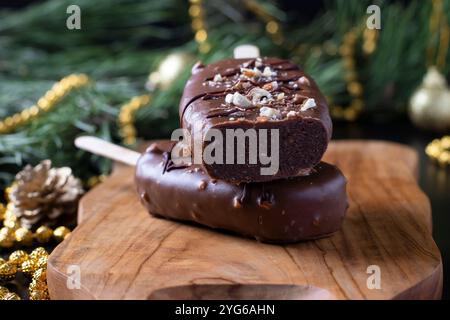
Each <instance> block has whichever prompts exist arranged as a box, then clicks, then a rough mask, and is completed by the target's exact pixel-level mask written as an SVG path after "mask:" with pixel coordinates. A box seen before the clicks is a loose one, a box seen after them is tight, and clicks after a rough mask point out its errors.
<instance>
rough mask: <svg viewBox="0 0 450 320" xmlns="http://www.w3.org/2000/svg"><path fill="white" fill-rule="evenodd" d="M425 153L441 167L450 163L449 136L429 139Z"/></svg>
mask: <svg viewBox="0 0 450 320" xmlns="http://www.w3.org/2000/svg"><path fill="white" fill-rule="evenodd" d="M425 153H426V154H427V155H428V156H429V157H430V158H431V159H432V160H434V161H436V162H437V163H439V164H440V165H441V166H443V167H445V166H448V165H450V136H444V137H442V138H441V139H435V140H433V141H431V142H430V143H429V144H428V146H427V147H426V149H425Z"/></svg>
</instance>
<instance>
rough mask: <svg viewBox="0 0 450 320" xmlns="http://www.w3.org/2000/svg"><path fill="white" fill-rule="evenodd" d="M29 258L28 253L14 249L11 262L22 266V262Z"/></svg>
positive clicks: (10, 258)
mask: <svg viewBox="0 0 450 320" xmlns="http://www.w3.org/2000/svg"><path fill="white" fill-rule="evenodd" d="M27 260H28V254H27V253H26V252H25V251H23V250H17V251H14V252H13V253H11V254H10V255H9V263H11V264H13V265H15V266H17V267H18V266H20V265H22V263H24V262H25V261H27Z"/></svg>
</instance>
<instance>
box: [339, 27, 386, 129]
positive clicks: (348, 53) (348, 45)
mask: <svg viewBox="0 0 450 320" xmlns="http://www.w3.org/2000/svg"><path fill="white" fill-rule="evenodd" d="M367 30H369V29H367ZM367 30H366V31H364V44H363V51H364V53H365V54H367V55H369V54H372V53H373V52H374V51H375V49H376V41H377V38H378V36H377V32H376V31H374V30H370V31H367ZM358 34H359V28H357V27H355V28H353V29H351V30H350V31H349V32H347V33H346V34H345V35H344V38H343V41H342V45H341V47H340V48H339V53H340V55H341V56H342V59H343V64H344V69H345V80H346V83H347V92H348V93H349V95H350V97H351V98H352V100H351V102H350V105H349V106H347V107H342V106H332V107H331V115H332V116H333V117H334V118H337V119H343V120H347V121H354V120H356V119H357V118H358V116H359V115H360V114H361V112H362V111H363V108H364V99H363V95H364V89H363V86H362V84H361V82H360V81H359V80H358V73H357V71H356V61H355V48H356V43H357V40H358Z"/></svg>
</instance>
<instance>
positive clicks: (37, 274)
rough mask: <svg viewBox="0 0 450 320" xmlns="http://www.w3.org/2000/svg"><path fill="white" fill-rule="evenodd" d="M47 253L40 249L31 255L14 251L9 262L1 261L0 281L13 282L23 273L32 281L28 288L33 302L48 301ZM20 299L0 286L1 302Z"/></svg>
mask: <svg viewBox="0 0 450 320" xmlns="http://www.w3.org/2000/svg"><path fill="white" fill-rule="evenodd" d="M47 258H48V253H47V251H46V250H45V249H44V248H42V247H38V248H36V249H34V250H33V251H32V252H31V253H30V254H27V253H26V252H24V251H22V250H18V251H14V252H13V253H11V255H10V256H9V259H8V261H5V260H3V259H0V281H1V282H8V281H12V280H13V279H14V278H15V277H16V274H17V273H18V272H22V273H23V274H24V275H25V276H27V277H28V278H30V279H31V281H30V285H29V288H28V291H29V296H30V299H31V300H48V299H49V298H50V297H49V293H48V287H47V274H46V273H47ZM19 299H20V297H19V296H18V295H17V294H16V293H14V292H10V291H9V290H8V289H7V288H6V287H3V286H0V300H19Z"/></svg>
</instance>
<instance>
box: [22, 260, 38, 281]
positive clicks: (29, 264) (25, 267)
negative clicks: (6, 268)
mask: <svg viewBox="0 0 450 320" xmlns="http://www.w3.org/2000/svg"><path fill="white" fill-rule="evenodd" d="M37 269H38V267H37V263H36V261H34V260H31V259H29V260H26V261H24V262H23V263H22V264H21V266H20V270H22V272H23V274H24V275H25V276H27V277H30V278H31V277H32V276H33V273H34V272H36V270H37Z"/></svg>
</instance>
